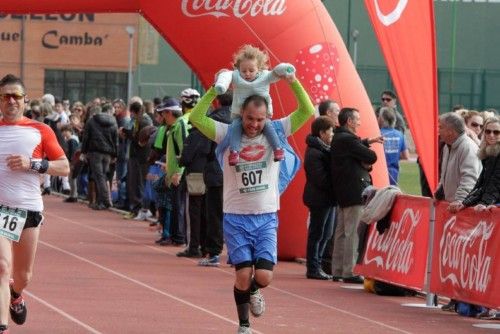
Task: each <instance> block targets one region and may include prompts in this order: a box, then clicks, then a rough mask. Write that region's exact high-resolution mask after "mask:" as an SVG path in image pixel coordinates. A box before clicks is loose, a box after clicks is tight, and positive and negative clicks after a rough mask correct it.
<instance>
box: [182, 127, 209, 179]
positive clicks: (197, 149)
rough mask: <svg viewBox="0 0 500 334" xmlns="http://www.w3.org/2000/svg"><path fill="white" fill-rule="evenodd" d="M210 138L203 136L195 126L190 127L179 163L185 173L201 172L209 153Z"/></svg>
mask: <svg viewBox="0 0 500 334" xmlns="http://www.w3.org/2000/svg"><path fill="white" fill-rule="evenodd" d="M211 145H212V143H211V140H209V139H208V138H207V137H205V136H204V135H203V134H202V133H201V132H200V130H198V129H197V128H191V129H190V130H189V135H188V136H187V138H186V140H185V141H184V146H183V149H182V153H181V158H180V160H179V163H180V165H181V166H184V167H186V171H185V173H186V174H190V173H203V171H204V170H205V165H206V164H207V157H208V154H209V153H210V146H211Z"/></svg>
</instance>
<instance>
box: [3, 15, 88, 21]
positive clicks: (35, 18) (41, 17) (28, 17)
mask: <svg viewBox="0 0 500 334" xmlns="http://www.w3.org/2000/svg"><path fill="white" fill-rule="evenodd" d="M8 18H11V19H13V20H22V19H25V20H31V21H66V22H67V21H78V22H94V20H95V14H30V15H16V14H0V20H3V19H8Z"/></svg>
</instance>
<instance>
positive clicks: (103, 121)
mask: <svg viewBox="0 0 500 334" xmlns="http://www.w3.org/2000/svg"><path fill="white" fill-rule="evenodd" d="M117 150H118V127H117V125H116V119H115V118H114V117H113V116H111V115H110V114H107V113H99V114H95V115H94V116H92V118H91V119H89V120H88V122H87V123H86V124H85V129H84V131H83V139H82V153H88V152H99V153H106V154H109V155H111V156H112V157H116V155H117V153H118V151H117Z"/></svg>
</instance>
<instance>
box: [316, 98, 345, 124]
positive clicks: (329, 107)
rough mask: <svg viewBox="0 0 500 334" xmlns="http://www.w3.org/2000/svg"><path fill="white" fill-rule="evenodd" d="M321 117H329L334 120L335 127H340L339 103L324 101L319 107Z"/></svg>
mask: <svg viewBox="0 0 500 334" xmlns="http://www.w3.org/2000/svg"><path fill="white" fill-rule="evenodd" d="M318 112H319V115H320V116H328V117H330V118H331V119H332V120H333V123H334V126H335V127H337V126H339V113H340V108H339V105H338V103H337V102H335V101H333V100H324V101H322V102H321V103H320V104H319V105H318Z"/></svg>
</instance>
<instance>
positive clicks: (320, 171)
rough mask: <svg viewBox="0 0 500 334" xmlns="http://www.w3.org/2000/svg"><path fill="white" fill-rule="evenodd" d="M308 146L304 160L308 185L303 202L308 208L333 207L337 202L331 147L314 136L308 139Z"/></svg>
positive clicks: (309, 136) (306, 185) (305, 187)
mask: <svg viewBox="0 0 500 334" xmlns="http://www.w3.org/2000/svg"><path fill="white" fill-rule="evenodd" d="M306 144H307V148H306V154H305V158H304V170H305V172H306V184H305V186H304V193H303V195H302V200H303V201H304V204H305V205H306V206H307V207H326V206H333V205H335V203H336V200H335V196H334V194H333V193H332V187H333V186H332V177H331V174H330V147H329V146H328V145H326V144H325V143H324V142H323V141H322V140H321V139H320V138H319V137H316V136H313V135H308V136H307V137H306Z"/></svg>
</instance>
